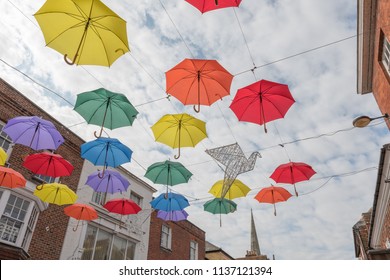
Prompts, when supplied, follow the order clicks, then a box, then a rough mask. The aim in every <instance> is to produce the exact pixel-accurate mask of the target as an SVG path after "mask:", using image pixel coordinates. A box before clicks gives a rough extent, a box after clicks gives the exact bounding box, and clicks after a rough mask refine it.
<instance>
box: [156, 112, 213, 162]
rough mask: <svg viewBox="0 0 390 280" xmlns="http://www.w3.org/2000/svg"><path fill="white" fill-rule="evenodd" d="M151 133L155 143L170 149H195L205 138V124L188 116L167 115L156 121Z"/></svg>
mask: <svg viewBox="0 0 390 280" xmlns="http://www.w3.org/2000/svg"><path fill="white" fill-rule="evenodd" d="M152 131H153V134H154V138H155V139H156V141H158V142H160V143H163V144H166V145H168V146H169V147H172V148H178V149H179V151H178V155H175V158H176V159H178V158H179V157H180V148H181V147H195V146H196V144H198V143H199V142H200V141H202V140H203V139H204V138H206V137H207V133H206V123H205V122H204V121H201V120H199V119H197V118H194V117H193V116H191V115H188V114H185V113H184V114H167V115H164V116H163V117H162V118H161V119H160V120H158V121H157V122H156V123H155V124H154V125H153V126H152Z"/></svg>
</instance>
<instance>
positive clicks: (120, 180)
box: [85, 170, 130, 193]
mask: <svg viewBox="0 0 390 280" xmlns="http://www.w3.org/2000/svg"><path fill="white" fill-rule="evenodd" d="M100 177H101V174H100V172H99V171H96V172H94V173H92V174H91V175H89V176H88V178H87V182H86V183H85V184H86V185H88V186H90V187H91V188H92V189H93V190H94V191H95V192H106V193H116V192H126V191H127V189H128V188H129V186H130V182H129V181H128V180H127V179H126V178H125V177H123V176H122V175H121V174H120V173H119V172H117V171H114V170H106V171H105V172H104V174H103V176H102V178H100Z"/></svg>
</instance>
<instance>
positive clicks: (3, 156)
mask: <svg viewBox="0 0 390 280" xmlns="http://www.w3.org/2000/svg"><path fill="white" fill-rule="evenodd" d="M7 157H8V155H7V153H6V152H5V151H4V149H3V148H1V147H0V165H1V166H3V165H4V164H5V163H6V162H7Z"/></svg>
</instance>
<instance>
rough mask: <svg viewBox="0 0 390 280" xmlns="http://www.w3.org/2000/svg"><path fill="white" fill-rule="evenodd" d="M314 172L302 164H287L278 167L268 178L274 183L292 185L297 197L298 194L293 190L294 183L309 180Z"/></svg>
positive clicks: (308, 166)
mask: <svg viewBox="0 0 390 280" xmlns="http://www.w3.org/2000/svg"><path fill="white" fill-rule="evenodd" d="M314 174H316V172H315V171H314V170H313V168H312V167H311V166H310V165H308V164H306V163H303V162H291V161H290V162H288V163H285V164H281V165H279V166H278V167H277V168H276V169H275V170H274V172H273V173H272V174H271V176H270V178H271V179H273V180H274V181H275V182H276V183H287V184H294V190H295V195H296V196H298V192H297V190H296V188H295V183H298V182H301V181H306V180H309V179H310V178H311V177H312V176H313V175H314Z"/></svg>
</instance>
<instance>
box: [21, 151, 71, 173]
mask: <svg viewBox="0 0 390 280" xmlns="http://www.w3.org/2000/svg"><path fill="white" fill-rule="evenodd" d="M23 166H24V167H26V168H27V169H28V170H30V171H31V172H33V173H35V174H40V175H44V176H50V177H54V178H56V177H61V176H70V175H71V174H72V172H73V169H74V167H73V165H72V164H71V163H70V162H69V161H67V160H66V159H64V158H63V157H62V156H61V155H59V154H53V153H47V152H42V153H36V154H32V155H28V156H27V157H26V158H25V159H24V161H23Z"/></svg>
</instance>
